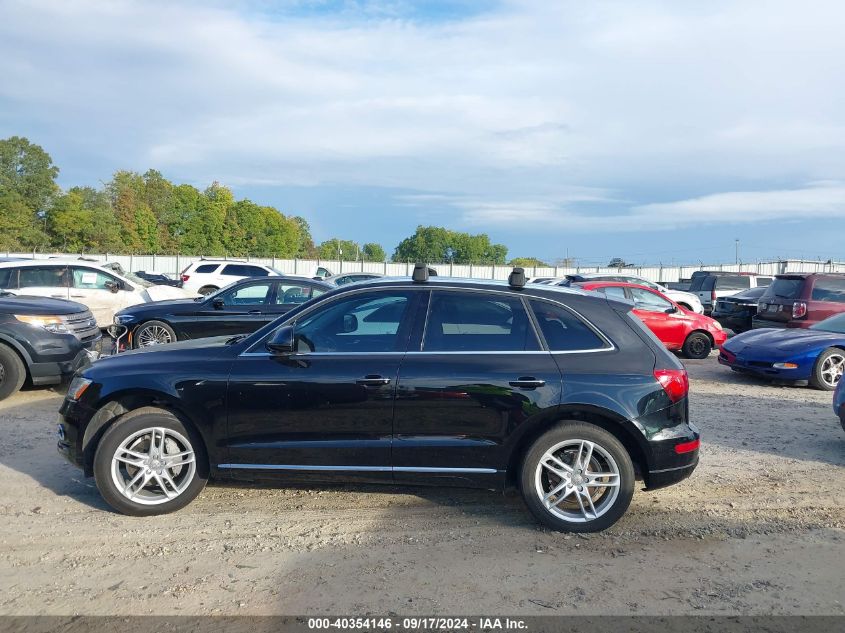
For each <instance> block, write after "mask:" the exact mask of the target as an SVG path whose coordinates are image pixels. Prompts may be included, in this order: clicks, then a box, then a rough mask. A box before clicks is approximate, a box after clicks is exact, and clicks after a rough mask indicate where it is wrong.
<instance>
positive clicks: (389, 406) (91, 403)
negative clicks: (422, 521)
mask: <svg viewBox="0 0 845 633" xmlns="http://www.w3.org/2000/svg"><path fill="white" fill-rule="evenodd" d="M632 307H633V306H632V305H631V304H630V303H628V302H626V301H624V300H621V301H620V300H616V299H613V298H611V297H609V296H605V295H597V294H593V293H589V292H582V291H578V290H570V289H566V288H560V287H550V286H543V285H537V284H531V285H525V279H524V274H522V273H521V272H520V271H519V270H516V271H515V272H514V274H513V275H512V276H511V280H510V283H508V284H506V283H501V282H493V281H491V282H483V281H469V280H457V279H449V278H431V279H428V275H427V274H426V272H425V270H424V268H420V269H418V270H416V271H415V276H414V278H412V279H408V278H404V279H396V278H393V279H388V278H384V279H378V280H375V281H372V282H363V283H358V284H350V285H349V286H345V287H341V288H338V289H337V290H334V291H331V292H328V293H327V294H325V295H323V296H322V297H320V298H318V299H315V300H313V301H311V302H309V303H307V304H305V305H302V306H299V307H297V308H294V309H293V310H291V311H290V312H288V313H287V314H285V315H284V316H283V317H281V318H279V319H278V320H277V321H275V322H273V323H271V324H269V325H267V326H266V327H263V328H262V329H260V330H258V331H256V332H254V333H253V334H251V335H247V336H239V337H230V338H223V337H220V338H214V339H205V340H199V341H187V342H181V343H174V344H172V345H166V346H161V347H157V348H150V349H145V350H138V351H131V352H127V353H125V354H120V355H117V356H113V357H109V358H104V359H102V360H99V361H97V362H95V363H94V364H93V365H92V366H91V367H89V368H87V369H85V370H84V371H81V372H79V373H78V374H77V376H76V377H75V378H74V380H73V381H72V383H71V385H70V388H69V390H68V394H67V397H66V398H65V401H64V403H63V404H62V407H61V418H60V424H59V443H58V448H59V452H60V453H62V454H63V455H64V456H65V457H66V458H67V459H69V460H70V461H71V462H72V463H74V464H76V465H77V466H79V467H81V468H82V469H83V470H84V471H85V474H86V475H88V476H92V475H93V477H94V478H95V481H96V484H97V487H98V489H99V490H100V492H101V494H102V495H103V497H104V498H105V499H106V501H107V502H108V503H109V504H110V505H111V506H112V507H113V508H115V509H116V510H118V511H120V512H123V513H126V514H130V515H136V516H145V515H153V514H162V513H166V512H170V511H173V510H176V509H179V508H181V507H183V506H185V505H186V504H188V503H189V502H190V501H191V500H192V499H194V498H195V497H196V496H197V495H198V494H199V493H200V491H201V490H202V488H203V486H204V485H205V483H206V480H207V479H208V478H209V477H215V478H232V479H240V480H245V481H256V480H267V479H272V480H275V481H277V482H279V483H281V484H284V483H286V482H292V481H300V482H301V481H306V482H329V481H334V482H336V481H357V482H378V483H394V484H428V485H436V486H469V487H479V488H487V489H502V488H503V487H505V486H507V485H509V484H510V485H516V486H518V487H519V488H520V490H521V493H522V495H523V497H524V499H525V502H526V504H527V505H528V507H529V509H530V510H531V512H533V513H534V515H535V516H536V517H537V518H538V519H539V520H540V521H541V522H542V523H544V524H545V525H547V526H549V527H551V528H554V529H559V530H568V531H576V532H590V531H597V530H602V529H604V528H607V527H608V526H610V525H612V524H613V523H614V522H616V521H617V520H618V519H619V518H620V517H621V516H622V515H623V514H624V513H625V511H626V509H627V508H628V505H629V504H630V502H631V498H632V496H633V492H634V487H635V481H636V480H642V481H643V482H644V485H645V487H646V488H648V489H653V488H660V487H662V486H666V485H669V484H672V483H675V482H678V481H680V480H682V479H684V478H685V477H687V476H688V475H689V474H690V473H691V472H692V471H693V469H694V468H695V466H696V464H697V462H698V446H699V434H698V430H697V429H696V427H695V426H694V425H692V424H691V423H690V422H689V420H688V401H687V392H688V380H687V374H686V371H685V370H684V368H683V366H682V365H681V364H680V363H679V361H678V360H677V359H676V358H675V357H674V356H672V355H671V354H669V353H668V352H667V351H666V349H665V348H664V347H663V345H662V344H661V343H660V341H658V340H657V339H656V338H655V337H654V336H653V335H652V334H651V333H650V332H649V330H648V329H646V328H645V327H644V326H643V324H642V323H641V322H640V321H639V320H638V319H637V318H636V317H635V316H634V315H633V314H632V312H631V309H632Z"/></svg>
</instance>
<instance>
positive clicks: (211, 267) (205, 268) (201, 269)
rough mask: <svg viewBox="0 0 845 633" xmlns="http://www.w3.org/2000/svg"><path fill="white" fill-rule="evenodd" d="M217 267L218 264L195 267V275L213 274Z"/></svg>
mask: <svg viewBox="0 0 845 633" xmlns="http://www.w3.org/2000/svg"><path fill="white" fill-rule="evenodd" d="M217 266H219V264H203V265H202V266H197V268H196V270H195V271H194V272H195V273H213V272H214V271H215V270H217Z"/></svg>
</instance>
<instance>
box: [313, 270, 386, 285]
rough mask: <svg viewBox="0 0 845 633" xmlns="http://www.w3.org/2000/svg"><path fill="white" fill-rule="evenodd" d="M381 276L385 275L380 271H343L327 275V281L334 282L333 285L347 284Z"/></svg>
mask: <svg viewBox="0 0 845 633" xmlns="http://www.w3.org/2000/svg"><path fill="white" fill-rule="evenodd" d="M379 277H384V275H381V274H379V273H364V272H360V273H343V274H341V275H332V276H331V277H326V282H328V283H330V284H332V285H333V286H345V285H346V284H352V283H355V282H357V281H367V280H369V279H377V278H379Z"/></svg>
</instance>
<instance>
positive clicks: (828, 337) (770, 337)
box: [727, 328, 845, 352]
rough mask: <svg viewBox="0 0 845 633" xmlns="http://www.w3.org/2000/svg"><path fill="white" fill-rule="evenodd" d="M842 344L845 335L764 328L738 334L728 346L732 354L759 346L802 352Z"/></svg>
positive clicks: (798, 329)
mask: <svg viewBox="0 0 845 633" xmlns="http://www.w3.org/2000/svg"><path fill="white" fill-rule="evenodd" d="M840 342H841V343H845V334H836V333H835V332H823V331H822V330H810V329H803V328H783V329H781V328H778V329H774V328H763V329H759V330H750V331H748V332H743V333H742V334H738V335H736V336H735V337H733V338H732V339H731V340H730V341H729V342H728V343H727V345H728V350H729V351H731V352H736V351H740V350H742V349H745V348H746V347H750V346H758V345H760V346H766V347H774V348H776V349H779V350H782V351H800V350H803V349H807V348H811V347H818V346H824V347H827V346H828V345H832V344H837V343H840Z"/></svg>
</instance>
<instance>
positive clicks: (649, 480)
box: [645, 451, 698, 490]
mask: <svg viewBox="0 0 845 633" xmlns="http://www.w3.org/2000/svg"><path fill="white" fill-rule="evenodd" d="M696 466H698V451H695V461H693V463H691V464H688V465H686V466H678V467H676V468H665V469H663V470H651V471H649V472H648V475H647V476H646V478H645V481H646V490H656V489H657V488H665V487H666V486H671V485H672V484H676V483H678V482H679V481H683V480H684V479H686V478H687V477H689V476H690V475H691V474H692V471H694V470H695V467H696Z"/></svg>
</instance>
